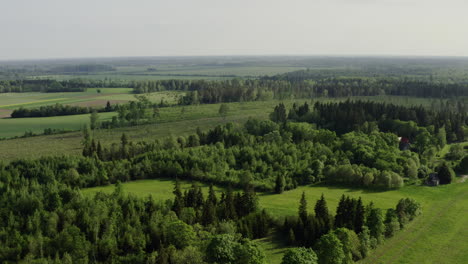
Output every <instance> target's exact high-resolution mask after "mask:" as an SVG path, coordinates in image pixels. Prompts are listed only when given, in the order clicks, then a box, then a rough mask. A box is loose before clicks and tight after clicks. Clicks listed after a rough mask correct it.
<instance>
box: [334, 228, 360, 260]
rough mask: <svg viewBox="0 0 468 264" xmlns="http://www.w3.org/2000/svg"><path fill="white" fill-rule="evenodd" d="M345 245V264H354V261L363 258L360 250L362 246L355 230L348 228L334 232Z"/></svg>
mask: <svg viewBox="0 0 468 264" xmlns="http://www.w3.org/2000/svg"><path fill="white" fill-rule="evenodd" d="M333 233H334V234H335V235H336V236H337V237H338V239H339V240H340V241H341V244H342V245H343V253H344V255H345V258H344V260H343V263H346V264H352V263H354V262H353V259H354V260H359V259H361V258H362V255H361V252H360V248H361V245H359V244H360V241H359V238H358V236H357V235H356V233H355V232H354V231H353V230H349V229H347V228H338V229H335V230H334V231H333Z"/></svg>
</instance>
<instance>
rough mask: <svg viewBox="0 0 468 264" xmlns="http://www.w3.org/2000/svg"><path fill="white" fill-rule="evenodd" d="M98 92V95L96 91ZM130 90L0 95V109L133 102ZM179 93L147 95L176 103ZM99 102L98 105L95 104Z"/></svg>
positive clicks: (112, 89)
mask: <svg viewBox="0 0 468 264" xmlns="http://www.w3.org/2000/svg"><path fill="white" fill-rule="evenodd" d="M98 90H99V91H100V93H98V92H97V91H98ZM131 92H132V89H131V88H89V89H87V91H86V92H76V93H75V92H73V93H38V92H31V93H2V94H0V109H9V110H13V109H17V108H20V107H24V108H32V107H39V106H45V105H53V104H57V103H59V104H81V105H83V106H86V105H90V106H105V104H106V101H111V102H112V101H118V102H127V101H130V100H135V96H134V95H133V94H132V93H131ZM180 95H181V93H180V92H175V91H174V92H173V91H167V92H156V93H151V94H148V96H149V98H150V100H152V101H154V102H159V101H160V100H161V99H164V100H166V101H168V102H170V103H174V102H176V100H177V98H178V96H180ZM94 102H99V103H100V104H99V105H98V104H95V103H94Z"/></svg>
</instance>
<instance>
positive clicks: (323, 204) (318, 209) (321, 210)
mask: <svg viewBox="0 0 468 264" xmlns="http://www.w3.org/2000/svg"><path fill="white" fill-rule="evenodd" d="M314 211H315V216H316V217H317V218H318V219H319V220H321V221H322V223H323V229H324V230H323V231H324V233H325V234H326V233H328V231H329V230H330V229H331V224H332V223H331V216H330V212H329V211H328V206H327V201H326V200H325V197H324V196H323V194H322V196H321V197H320V199H319V200H317V203H316V204H315V208H314Z"/></svg>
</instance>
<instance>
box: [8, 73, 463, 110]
mask: <svg viewBox="0 0 468 264" xmlns="http://www.w3.org/2000/svg"><path fill="white" fill-rule="evenodd" d="M307 73H308V71H299V72H292V73H288V74H283V75H277V76H273V77H264V78H261V79H247V80H243V79H231V80H215V81H206V80H155V81H126V80H84V79H72V80H68V81H55V80H17V81H0V92H31V91H36V92H70V91H84V89H85V88H91V87H127V88H133V92H134V93H136V94H141V93H150V92H158V91H166V90H177V91H186V92H187V95H186V96H185V97H184V98H182V100H181V103H182V104H198V103H220V102H241V101H257V100H268V99H272V98H274V99H291V98H314V97H348V96H376V95H395V96H416V97H431V98H448V97H458V96H468V84H463V83H442V82H438V81H431V80H428V81H423V80H410V79H399V78H371V77H327V78H323V77H317V76H315V75H312V76H311V75H308V74H307Z"/></svg>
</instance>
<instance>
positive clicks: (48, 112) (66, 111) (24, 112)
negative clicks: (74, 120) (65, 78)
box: [11, 101, 117, 118]
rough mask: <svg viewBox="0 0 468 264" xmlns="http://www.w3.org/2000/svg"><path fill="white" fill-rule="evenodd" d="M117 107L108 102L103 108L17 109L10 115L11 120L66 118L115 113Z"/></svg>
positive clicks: (55, 107)
mask: <svg viewBox="0 0 468 264" xmlns="http://www.w3.org/2000/svg"><path fill="white" fill-rule="evenodd" d="M116 107H117V106H113V105H111V103H110V102H109V101H108V102H107V103H106V106H105V107H101V108H95V107H84V106H73V105H63V104H55V105H47V106H40V107H38V108H23V107H21V108H19V109H15V110H13V112H12V113H11V117H12V118H25V117H51V116H66V115H83V114H89V113H92V112H93V111H95V112H99V113H100V112H112V111H115V108H116Z"/></svg>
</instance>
